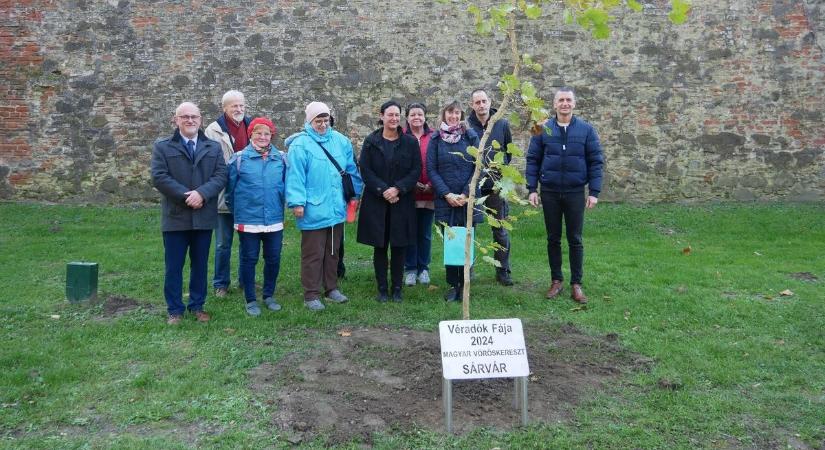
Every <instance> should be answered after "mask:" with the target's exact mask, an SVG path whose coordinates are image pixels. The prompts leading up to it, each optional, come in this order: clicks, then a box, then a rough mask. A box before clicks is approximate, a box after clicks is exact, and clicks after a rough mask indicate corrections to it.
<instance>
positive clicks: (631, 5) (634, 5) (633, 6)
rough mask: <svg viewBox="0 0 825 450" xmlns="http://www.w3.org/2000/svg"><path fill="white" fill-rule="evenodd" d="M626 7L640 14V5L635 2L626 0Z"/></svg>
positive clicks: (634, 0)
mask: <svg viewBox="0 0 825 450" xmlns="http://www.w3.org/2000/svg"><path fill="white" fill-rule="evenodd" d="M627 7H628V8H630V9H632V10H633V11H636V12H642V9H644V8H642V4H641V3H639V2H637V1H636V0H627Z"/></svg>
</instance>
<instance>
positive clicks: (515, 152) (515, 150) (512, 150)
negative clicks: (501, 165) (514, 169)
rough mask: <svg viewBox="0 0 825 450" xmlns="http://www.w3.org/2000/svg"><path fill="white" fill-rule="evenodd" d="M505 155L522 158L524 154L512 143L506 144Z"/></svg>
mask: <svg viewBox="0 0 825 450" xmlns="http://www.w3.org/2000/svg"><path fill="white" fill-rule="evenodd" d="M507 153H509V154H511V155H513V156H524V152H523V151H522V150H521V147H519V146H518V145H516V144H515V143H513V142H511V143H509V144H507Z"/></svg>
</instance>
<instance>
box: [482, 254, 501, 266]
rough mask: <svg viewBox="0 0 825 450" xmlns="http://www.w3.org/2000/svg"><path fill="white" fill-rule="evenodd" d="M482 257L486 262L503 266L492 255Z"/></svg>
mask: <svg viewBox="0 0 825 450" xmlns="http://www.w3.org/2000/svg"><path fill="white" fill-rule="evenodd" d="M481 259H483V260H484V261H485V262H487V263H490V264H492V265H494V266H496V267H501V263H500V262H498V261H496V259H495V258H493V257H492V256H487V255H484V256H482V257H481Z"/></svg>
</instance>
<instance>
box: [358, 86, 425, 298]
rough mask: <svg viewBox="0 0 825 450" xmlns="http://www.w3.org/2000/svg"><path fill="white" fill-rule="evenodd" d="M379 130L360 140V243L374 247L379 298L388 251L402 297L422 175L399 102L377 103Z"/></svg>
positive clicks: (384, 293)
mask: <svg viewBox="0 0 825 450" xmlns="http://www.w3.org/2000/svg"><path fill="white" fill-rule="evenodd" d="M378 123H379V125H381V128H379V129H377V130H375V131H373V132H372V133H371V134H370V135H369V136H367V138H366V139H365V140H364V145H363V147H361V155H360V157H359V165H360V169H361V177H362V178H363V180H364V194H363V196H362V198H361V212H360V215H359V217H358V242H360V243H362V244H366V245H371V246H373V247H374V250H373V267H374V268H375V280H376V282H377V283H378V297H377V300H378V301H379V302H386V301H387V300H389V290H388V289H387V263H388V261H387V250H388V249H390V248H392V251H391V259H390V261H389V265H390V274H391V278H392V299H393V301H396V302H400V301H402V296H401V281H402V278H403V275H404V249H405V247H406V246H408V245H410V244H412V243H414V242H415V231H416V230H415V223H416V220H415V197H414V193H415V191H414V190H415V183H416V181H418V176H419V175H420V173H421V156H420V154H419V148H418V142H417V141H416V139H415V138H413V137H411V136H410V135H407V134H404V132H403V130H402V129H401V106H400V105H399V104H398V103H396V102H394V101H388V102H386V103H384V104H383V105H381V120H380V121H379V122H378Z"/></svg>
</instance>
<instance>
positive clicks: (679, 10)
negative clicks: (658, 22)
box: [667, 0, 690, 25]
mask: <svg viewBox="0 0 825 450" xmlns="http://www.w3.org/2000/svg"><path fill="white" fill-rule="evenodd" d="M670 5H671V8H670V13H669V14H668V15H667V17H668V19H670V21H671V22H673V23H674V24H676V25H679V24H681V23H684V22H685V21H686V20H687V15H688V13H689V12H690V2H688V1H685V0H671V3H670Z"/></svg>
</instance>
